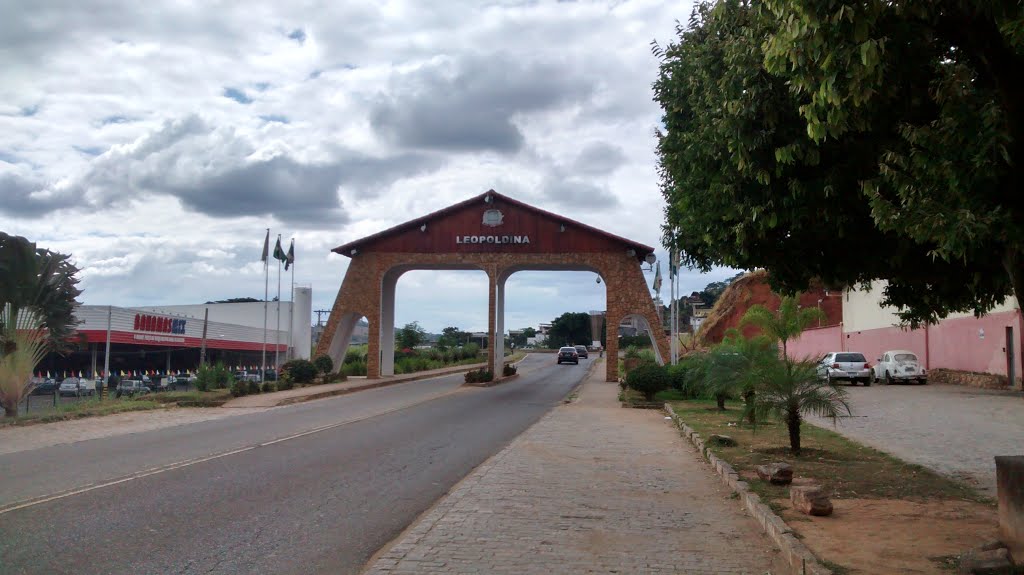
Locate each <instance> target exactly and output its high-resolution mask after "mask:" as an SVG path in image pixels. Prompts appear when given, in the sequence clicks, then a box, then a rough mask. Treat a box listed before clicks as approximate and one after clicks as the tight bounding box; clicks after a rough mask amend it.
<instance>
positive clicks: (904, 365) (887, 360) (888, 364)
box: [872, 349, 928, 385]
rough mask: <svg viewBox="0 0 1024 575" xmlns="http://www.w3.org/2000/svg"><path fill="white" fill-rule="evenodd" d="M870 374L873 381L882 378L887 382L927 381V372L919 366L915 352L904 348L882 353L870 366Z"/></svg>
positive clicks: (923, 382) (922, 382)
mask: <svg viewBox="0 0 1024 575" xmlns="http://www.w3.org/2000/svg"><path fill="white" fill-rule="evenodd" d="M872 376H873V377H874V379H875V381H878V380H884V381H885V383H888V384H892V383H896V382H898V381H912V382H917V383H920V384H922V385H924V384H926V383H928V372H927V371H926V370H925V369H924V367H922V366H921V361H920V360H919V359H918V358H917V354H916V353H914V352H912V351H908V350H905V349H896V350H891V351H887V352H885V353H883V354H882V357H880V358H878V361H877V363H875V366H874V368H872Z"/></svg>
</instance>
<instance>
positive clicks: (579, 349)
mask: <svg viewBox="0 0 1024 575" xmlns="http://www.w3.org/2000/svg"><path fill="white" fill-rule="evenodd" d="M576 355H578V356H580V358H581V359H587V358H588V357H590V356H589V355H588V354H587V346H585V345H577V346H576Z"/></svg>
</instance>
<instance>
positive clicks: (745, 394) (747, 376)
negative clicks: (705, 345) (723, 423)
mask: <svg viewBox="0 0 1024 575" xmlns="http://www.w3.org/2000/svg"><path fill="white" fill-rule="evenodd" d="M777 355H778V352H777V351H776V349H774V348H773V347H772V342H771V340H770V339H768V338H767V337H765V336H757V337H755V338H751V339H747V338H745V337H743V336H742V335H741V334H740V333H739V331H738V330H736V329H729V330H727V331H726V332H725V337H724V338H723V339H722V342H721V343H719V344H718V345H716V346H715V347H713V348H712V349H711V351H710V352H709V353H708V355H707V358H706V361H705V365H704V389H705V394H706V395H708V396H710V397H714V398H715V402H716V403H717V404H718V409H720V410H724V409H725V400H726V399H728V398H730V397H742V398H743V400H744V402H745V404H746V408H745V410H744V411H745V415H746V416H747V418H748V419H749V420H750V422H751V423H753V417H754V411H753V409H752V408H753V401H754V396H755V395H756V393H757V392H756V388H757V378H758V374H757V369H756V368H757V366H759V365H760V364H761V363H762V362H765V361H769V360H772V359H775V358H776V357H777Z"/></svg>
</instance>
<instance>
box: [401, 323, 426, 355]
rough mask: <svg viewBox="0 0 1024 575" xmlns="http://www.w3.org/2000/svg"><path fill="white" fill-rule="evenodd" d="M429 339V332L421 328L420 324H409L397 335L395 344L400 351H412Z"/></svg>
mask: <svg viewBox="0 0 1024 575" xmlns="http://www.w3.org/2000/svg"><path fill="white" fill-rule="evenodd" d="M426 338H427V331H426V330H425V329H423V328H422V327H420V324H419V322H415V321H414V322H412V323H407V324H405V325H404V326H402V329H400V330H398V333H396V334H395V342H396V343H397V344H398V347H399V349H412V348H414V347H416V346H417V345H420V344H421V343H423V342H424V341H425V340H426Z"/></svg>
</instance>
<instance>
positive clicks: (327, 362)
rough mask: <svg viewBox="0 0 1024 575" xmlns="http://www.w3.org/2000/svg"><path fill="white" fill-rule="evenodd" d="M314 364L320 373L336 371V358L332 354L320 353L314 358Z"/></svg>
mask: <svg viewBox="0 0 1024 575" xmlns="http://www.w3.org/2000/svg"><path fill="white" fill-rule="evenodd" d="M313 365H314V366H316V370H317V371H318V372H320V373H331V372H332V371H334V360H332V359H331V356H329V355H324V354H320V355H318V356H316V357H315V358H313Z"/></svg>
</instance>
